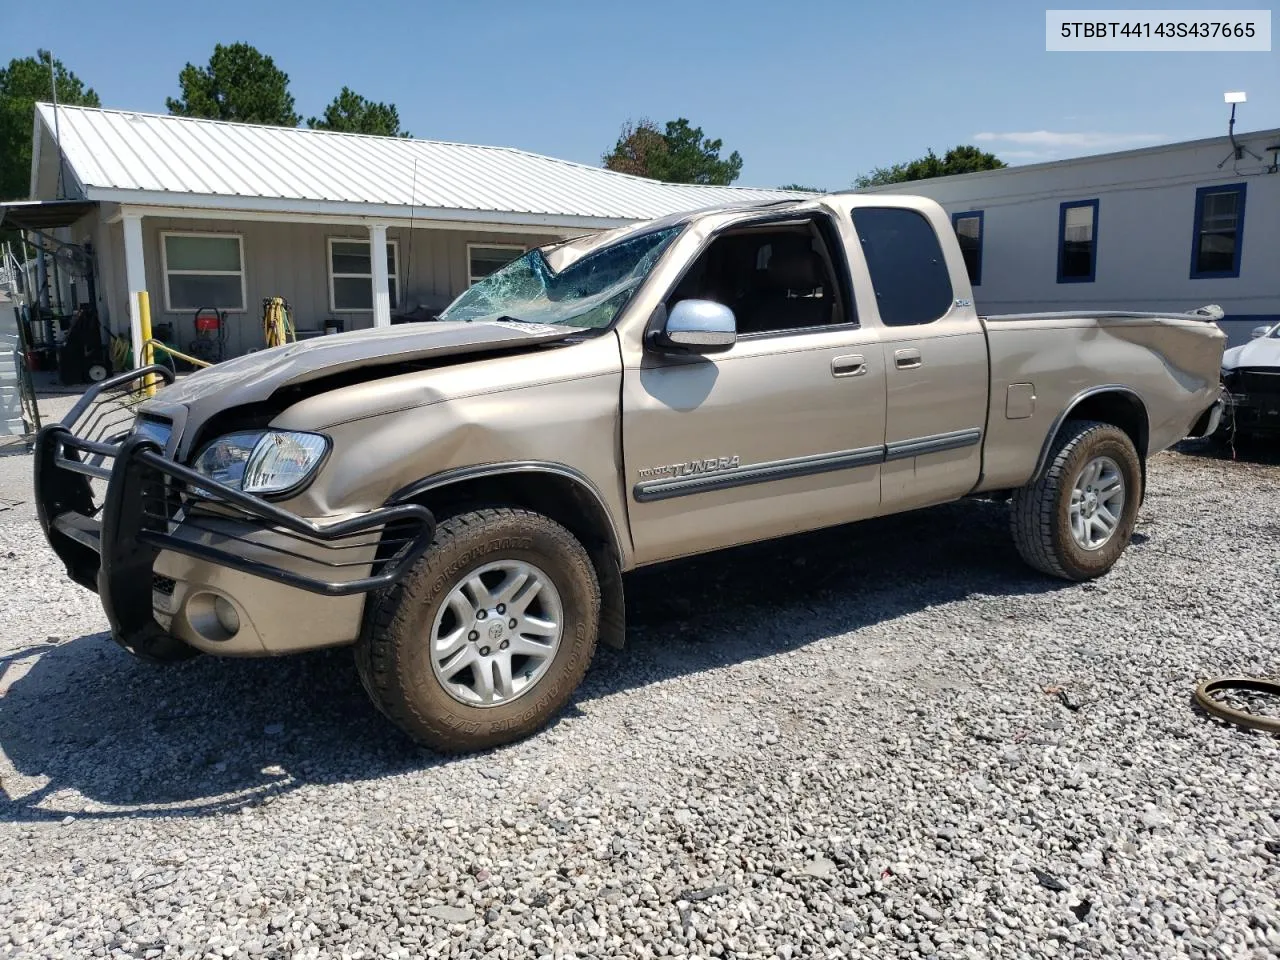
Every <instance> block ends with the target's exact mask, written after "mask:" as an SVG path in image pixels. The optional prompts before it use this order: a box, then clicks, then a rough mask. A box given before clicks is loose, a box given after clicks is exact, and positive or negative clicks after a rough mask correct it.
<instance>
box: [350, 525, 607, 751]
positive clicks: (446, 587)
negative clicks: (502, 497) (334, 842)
mask: <svg viewBox="0 0 1280 960" xmlns="http://www.w3.org/2000/svg"><path fill="white" fill-rule="evenodd" d="M599 619H600V587H599V584H598V583H597V580H596V574H595V568H594V567H593V566H592V564H591V559H590V557H589V556H588V555H587V552H586V550H585V549H584V548H583V547H582V545H581V544H580V543H579V542H578V541H577V540H576V539H574V537H573V535H572V534H570V533H569V532H568V531H567V530H566V529H565V528H564V527H562V526H560V524H558V523H556V522H554V521H553V520H550V519H549V518H547V517H544V516H542V515H541V514H537V513H533V512H531V511H527V510H516V509H490V510H477V511H475V512H472V513H467V514H462V515H460V516H456V517H452V518H450V519H448V520H446V521H444V522H443V523H441V524H440V527H439V529H438V530H437V531H436V537H435V540H434V542H433V544H432V547H431V550H430V551H428V553H427V554H426V555H425V556H424V557H423V558H422V559H421V560H419V561H418V563H417V565H416V566H415V567H414V568H413V570H411V571H410V572H409V574H408V576H406V577H405V579H404V580H403V581H402V583H401V584H400V585H399V586H398V587H396V588H395V589H394V590H393V591H391V592H390V594H388V595H387V596H386V597H385V598H383V599H382V600H381V601H380V602H379V604H378V606H377V608H376V609H375V610H374V612H373V616H372V618H371V622H370V625H369V629H368V630H366V633H365V636H364V637H363V638H362V639H361V641H360V643H359V644H358V645H357V648H356V663H357V666H358V667H359V670H360V676H361V679H362V680H363V682H364V685H365V688H366V689H367V690H368V692H369V695H370V696H371V697H372V698H373V701H374V703H375V704H376V705H377V706H378V708H379V709H380V710H381V711H382V712H383V713H384V714H386V716H387V717H389V718H390V719H391V720H392V721H393V722H395V723H396V724H397V725H398V726H399V727H400V728H401V729H403V730H404V731H405V732H406V733H408V734H409V735H410V736H411V737H413V738H414V739H415V740H417V741H418V742H419V743H422V744H424V745H426V746H429V747H432V748H434V749H437V750H441V751H445V752H461V751H468V750H480V749H484V748H486V747H493V746H497V745H499V744H503V743H508V742H510V741H512V740H517V739H520V738H521V737H524V736H527V735H528V734H530V733H532V732H534V731H535V730H538V729H539V728H541V727H542V726H543V725H545V724H546V723H547V722H548V721H549V720H550V719H551V718H552V717H554V716H555V715H556V714H557V713H559V712H560V710H561V709H562V708H563V707H564V705H565V703H566V702H567V701H568V699H569V697H570V695H571V694H572V693H573V691H574V690H575V689H576V688H577V686H578V684H579V683H580V682H581V680H582V677H583V675H584V674H585V673H586V670H587V666H588V664H589V663H590V661H591V657H592V655H593V654H594V652H595V645H596V635H597V632H598V626H599Z"/></svg>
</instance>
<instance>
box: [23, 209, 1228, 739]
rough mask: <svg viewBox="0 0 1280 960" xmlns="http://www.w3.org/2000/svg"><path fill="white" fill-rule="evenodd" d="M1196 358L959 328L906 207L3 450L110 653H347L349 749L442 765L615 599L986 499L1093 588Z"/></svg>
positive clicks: (460, 306)
mask: <svg viewBox="0 0 1280 960" xmlns="http://www.w3.org/2000/svg"><path fill="white" fill-rule="evenodd" d="M1222 352H1223V335H1222V333H1221V332H1220V331H1219V330H1218V328H1217V327H1216V326H1215V325H1214V324H1213V323H1211V322H1207V321H1206V319H1205V318H1204V317H1203V316H1198V315H1192V314H1186V315H1181V316H1157V315H1153V314H1135V313H1046V314H1028V315H1018V316H999V317H982V316H979V315H978V313H977V312H976V311H975V309H974V304H973V293H972V291H971V289H970V286H969V280H968V278H967V275H966V271H965V265H964V260H963V258H962V255H961V251H960V248H959V246H958V244H957V242H956V239H955V236H954V235H953V233H952V230H951V226H950V224H949V222H948V220H947V217H946V215H945V213H944V212H943V210H942V208H941V207H939V206H938V205H937V204H935V203H934V202H932V201H930V200H925V199H920V198H915V197H890V196H884V195H875V196H860V195H841V194H835V195H830V196H825V197H822V198H820V199H813V200H803V201H787V202H783V203H775V204H768V205H763V206H737V207H728V208H719V209H713V210H702V211H698V212H695V213H690V214H685V215H681V216H675V217H670V218H667V219H664V220H657V221H652V222H648V223H639V224H634V225H631V226H628V227H624V228H621V229H618V230H613V231H610V232H606V233H599V234H595V235H592V236H587V237H582V238H579V239H574V240H568V241H564V242H560V243H554V244H551V245H548V246H545V247H542V248H541V249H537V250H533V251H530V252H529V253H527V254H525V255H524V256H523V257H521V258H520V259H518V260H516V261H514V262H513V263H511V264H510V265H508V266H506V267H505V268H503V269H501V270H499V271H498V272H497V273H494V274H493V275H492V276H490V277H487V278H486V279H484V280H482V281H480V282H479V283H477V284H476V285H475V286H473V287H471V288H470V289H469V290H467V291H466V292H465V293H464V294H462V295H461V296H460V297H459V298H458V299H457V300H456V301H454V303H453V304H452V305H450V306H449V307H448V309H446V310H445V311H444V312H443V313H442V314H441V316H440V317H439V318H438V319H437V320H434V321H431V322H427V323H418V324H406V325H401V326H393V327H389V328H384V329H376V330H370V331H362V332H353V333H348V334H340V335H336V336H329V337H324V338H318V339H313V340H309V341H307V342H305V343H298V344H295V345H289V346H285V347H277V348H274V349H270V350H265V351H261V352H258V353H254V354H251V355H249V356H245V357H241V358H239V359H236V360H231V361H229V362H226V363H222V364H219V365H218V366H216V367H213V368H211V369H209V370H205V371H202V372H199V373H195V374H193V375H191V376H188V377H185V378H183V379H182V380H180V381H178V382H176V383H171V384H170V385H167V386H164V387H162V389H160V391H159V392H158V393H157V394H156V396H155V397H154V398H153V399H151V400H148V401H146V402H143V403H141V404H134V403H131V402H130V400H131V398H133V397H136V395H137V394H136V391H137V389H138V384H139V379H140V377H142V376H143V375H144V374H146V373H147V372H148V371H145V370H144V371H131V372H129V373H127V374H124V375H122V376H120V377H117V378H115V379H114V380H111V381H107V382H106V383H105V384H102V385H99V386H98V387H96V388H94V389H93V390H91V391H90V392H89V393H88V394H86V395H85V397H84V398H83V399H82V400H81V402H80V404H79V405H78V406H77V407H76V409H75V410H73V411H72V413H71V414H70V415H69V416H68V417H67V418H66V419H65V420H64V421H63V423H61V424H58V425H54V426H50V427H47V428H46V429H45V430H44V431H43V432H42V433H41V435H40V436H39V439H38V443H37V450H36V488H37V494H38V506H39V512H40V518H41V522H42V525H43V527H44V530H45V533H46V535H47V536H48V539H49V542H50V544H51V545H52V546H53V549H54V550H55V551H56V552H57V553H58V555H59V556H60V557H61V558H62V560H63V561H64V562H65V564H66V567H67V571H68V574H69V575H70V576H71V577H72V578H73V579H74V580H76V581H77V582H79V583H81V584H83V585H84V586H86V587H88V588H89V589H91V590H96V591H97V592H98V593H99V594H100V595H101V598H102V603H103V607H104V609H105V611H106V614H107V617H108V619H109V621H110V624H111V629H112V633H113V635H114V637H115V638H116V640H117V641H119V642H120V643H121V644H122V645H124V646H125V647H126V648H128V649H129V650H131V651H133V652H135V653H137V654H138V655H140V656H144V657H148V658H151V659H155V660H173V659H178V658H182V657H185V656H190V655H192V654H194V653H196V652H198V651H203V652H206V653H216V654H229V655H243V656H254V655H258V656H261V655H269V654H284V653H291V652H295V651H299V650H309V649H313V648H317V647H327V646H337V645H343V644H353V645H354V646H355V650H356V662H357V664H358V667H359V671H360V674H361V677H362V678H363V681H364V684H365V686H366V687H367V689H368V691H369V693H370V695H371V696H372V698H373V700H374V702H375V703H376V704H377V706H378V707H379V709H381V710H382V712H383V713H385V714H386V715H387V716H388V717H389V718H390V719H391V720H392V721H394V722H395V723H396V724H398V725H399V726H400V727H401V728H403V729H404V730H405V731H406V732H407V733H408V734H409V735H410V736H412V737H414V738H415V739H417V740H418V741H420V742H422V743H424V744H427V745H430V746H431V747H435V748H437V749H441V750H471V749H478V748H484V747H489V746H493V745H495V744H500V743H504V742H507V741H510V740H513V739H516V738H518V737H521V736H525V735H527V734H529V733H531V732H533V731H535V730H537V729H538V728H539V727H541V726H542V725H544V724H546V723H547V721H548V720H549V719H550V718H551V717H553V716H554V715H555V714H556V713H557V711H559V710H560V709H561V708H562V707H563V706H564V704H565V702H566V701H567V700H568V699H569V697H570V695H571V694H572V692H573V690H574V688H575V687H576V686H577V685H578V682H579V681H580V680H581V679H582V676H583V674H584V672H585V671H586V669H587V666H588V664H589V663H590V661H591V658H592V654H593V652H594V651H595V647H596V643H597V640H600V641H602V642H605V643H609V644H614V645H619V644H621V643H622V641H623V636H624V632H625V631H624V623H623V580H622V574H623V573H625V572H626V571H628V570H632V569H635V568H636V567H640V566H644V565H647V564H653V563H660V562H662V561H664V560H669V559H672V558H674V557H683V556H688V555H690V554H697V553H703V552H706V551H712V550H718V549H721V548H723V547H728V546H732V545H734V544H741V543H746V542H749V541H755V540H762V539H766V538H770V537H779V536H783V535H786V534H790V533H795V532H797V531H802V530H813V529H816V528H819V527H827V526H832V525H835V524H844V523H850V522H852V521H857V520H862V519H865V518H867V517H875V516H880V515H883V514H890V513H898V512H901V511H905V510H914V509H916V508H919V507H926V506H929V505H931V504H938V503H943V502H946V501H951V500H957V499H960V498H963V497H968V496H973V495H989V496H996V497H1001V498H1007V499H1008V500H1009V503H1010V507H1011V509H1010V517H1011V528H1012V536H1013V539H1014V541H1015V543H1016V544H1017V548H1018V550H1019V551H1020V553H1021V555H1022V556H1023V557H1024V558H1025V559H1026V561H1027V562H1028V563H1029V564H1030V565H1031V566H1033V567H1035V568H1036V569H1037V570H1040V571H1043V572H1044V573H1046V574H1048V575H1051V576H1056V577H1064V578H1067V579H1070V580H1084V579H1088V578H1091V577H1097V576H1100V575H1101V574H1104V573H1105V572H1106V571H1107V570H1108V569H1110V567H1111V565H1112V564H1114V563H1115V562H1116V559H1117V558H1118V557H1119V556H1120V554H1121V553H1122V552H1123V551H1124V549H1125V547H1126V546H1127V544H1128V543H1129V538H1130V534H1131V532H1132V530H1133V526H1134V520H1135V517H1136V514H1137V510H1138V506H1139V503H1140V501H1141V499H1142V495H1143V486H1144V480H1145V473H1146V464H1147V458H1148V456H1149V455H1150V454H1152V453H1154V452H1156V451H1158V450H1161V449H1163V448H1165V447H1167V446H1169V445H1170V444H1173V443H1175V442H1176V441H1178V440H1179V439H1181V438H1182V437H1186V436H1204V435H1208V434H1209V433H1211V432H1213V430H1214V429H1215V428H1216V427H1217V425H1218V419H1219V414H1220V400H1219V393H1220V386H1219V368H1220V363H1221V360H1222ZM148 369H149V371H150V375H151V376H153V377H163V378H164V379H166V380H168V379H171V378H170V376H169V374H168V372H167V371H165V370H162V369H160V368H148ZM925 548H926V547H925V546H924V545H922V549H925ZM977 562H981V558H978V560H977Z"/></svg>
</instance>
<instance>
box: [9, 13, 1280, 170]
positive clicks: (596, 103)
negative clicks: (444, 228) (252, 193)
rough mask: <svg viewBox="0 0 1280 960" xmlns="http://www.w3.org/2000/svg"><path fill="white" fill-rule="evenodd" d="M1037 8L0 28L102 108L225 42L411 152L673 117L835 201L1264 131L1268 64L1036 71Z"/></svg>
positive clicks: (20, 20) (1073, 57)
mask: <svg viewBox="0 0 1280 960" xmlns="http://www.w3.org/2000/svg"><path fill="white" fill-rule="evenodd" d="M1255 5H1256V6H1260V4H1255ZM1045 6H1046V5H1041V4H1033V3H1027V2H1025V0H1024V2H985V3H981V4H978V3H961V2H954V0H952V2H898V3H863V2H854V0H846V2H838V0H830V2H814V0H786V2H779V0H773V2H767V3H766V2H759V0H735V2H733V3H714V4H713V3H708V2H703V3H699V2H697V0H683V2H667V0H649V2H645V3H634V2H627V3H622V2H608V0H605V2H600V0H597V2H595V3H579V2H568V0H541V2H539V3H536V4H535V3H530V2H523V3H516V2H506V0H485V2H471V3H463V2H457V3H442V2H431V0H422V2H415V3H409V2H402V3H387V2H380V0H361V2H359V3H352V2H350V0H347V2H343V3H338V2H333V0H272V2H266V0H257V2H241V0H219V2H216V3H195V4H177V3H173V2H172V0H169V2H165V3H152V2H128V0H126V2H121V3H117V4H104V3H101V2H95V3H92V4H81V3H76V2H68V3H62V4H59V5H58V16H56V17H54V16H49V15H44V14H41V15H34V14H33V15H30V16H22V17H18V16H9V17H6V18H5V23H4V29H3V31H2V33H3V35H2V36H0V62H7V61H8V60H9V58H10V57H13V56H24V55H28V54H31V53H33V52H34V51H35V49H36V48H37V47H41V46H44V47H49V48H52V49H53V51H54V53H55V54H56V55H57V56H58V57H59V58H60V59H61V60H63V62H64V63H66V64H67V66H68V67H70V68H71V69H72V70H74V71H75V72H76V73H77V74H78V75H79V76H80V77H81V78H82V79H84V80H85V81H86V82H88V83H89V84H90V85H91V86H93V87H94V88H95V89H96V90H97V91H98V93H99V95H100V96H101V98H102V102H103V105H104V106H108V107H118V108H124V109H131V110H147V111H155V112H161V113H163V112H164V100H165V97H166V96H172V95H176V94H177V92H178V87H177V76H178V72H179V71H180V70H181V69H182V67H183V65H184V64H185V63H187V62H188V61H191V62H194V63H197V64H204V63H206V62H207V61H208V58H209V54H210V52H211V51H212V49H213V45H214V43H216V42H223V43H231V42H235V41H240V40H244V41H248V42H250V43H252V44H254V45H255V46H257V47H258V48H259V49H261V50H263V51H264V52H266V53H268V54H270V55H271V56H272V57H274V58H275V61H276V63H277V65H279V66H280V67H281V68H283V69H284V70H285V71H286V72H287V73H288V74H289V77H290V81H291V89H292V91H293V93H294V96H295V97H296V98H297V109H298V112H299V113H301V114H302V115H303V116H309V115H312V114H318V113H320V111H321V110H322V109H323V107H324V106H325V104H326V103H328V101H329V100H331V99H332V98H333V96H334V95H335V94H336V93H337V92H338V90H339V88H340V87H341V86H342V85H343V84H346V85H348V86H350V87H352V88H353V89H354V90H356V91H357V92H358V93H361V94H363V95H364V96H366V97H370V98H372V99H376V100H389V101H392V102H394V103H395V104H396V105H397V106H398V107H399V110H400V116H401V120H402V122H403V123H404V125H405V126H406V127H407V128H408V129H409V130H411V131H412V132H413V133H414V134H415V135H416V136H419V137H430V138H435V139H443V140H458V141H464V142H471V143H489V144H504V145H510V146H516V147H522V148H524V149H527V150H533V151H537V152H539V153H546V154H550V155H553V156H559V157H564V158H566V159H570V160H578V161H581V162H585V163H593V164H594V163H599V160H600V155H601V153H602V152H604V151H605V150H606V149H607V148H609V147H610V146H611V145H612V144H613V142H614V140H615V139H616V137H617V133H618V129H619V127H620V126H621V124H622V123H623V121H624V120H626V119H627V118H628V117H630V118H639V117H650V118H652V119H654V120H658V121H663V120H667V119H673V118H675V117H677V116H685V117H688V118H689V119H690V120H691V121H692V122H693V123H694V124H696V125H701V126H702V127H703V129H704V131H705V132H706V133H707V134H709V135H711V136H716V137H720V138H722V139H723V140H724V143H725V148H726V152H727V151H728V150H730V149H736V150H738V151H740V152H741V153H742V155H743V158H744V160H745V164H744V166H743V171H742V177H741V178H740V180H739V181H738V182H739V183H740V184H743V185H752V186H756V185H759V186H776V185H779V184H782V183H787V182H792V181H796V182H800V183H804V184H812V185H815V186H818V187H822V188H825V189H842V188H844V187H847V186H849V184H850V182H851V181H852V179H853V178H854V176H856V175H857V174H858V173H860V172H864V171H867V170H869V169H871V168H872V167H875V166H880V165H887V164H891V163H894V162H898V161H902V160H907V159H911V158H913V157H915V156H918V155H920V154H922V153H923V152H924V151H925V149H926V148H928V147H933V148H934V149H935V150H937V151H938V152H939V153H940V152H942V151H943V150H945V149H946V148H948V147H951V146H954V145H955V144H958V143H978V144H979V145H981V146H983V147H984V148H986V149H989V150H992V151H994V152H995V153H997V154H998V155H999V156H1001V157H1002V158H1004V159H1005V160H1006V161H1008V162H1011V163H1026V162H1035V161H1038V160H1047V159H1057V158H1060V157H1067V156H1076V155H1080V154H1086V153H1099V152H1105V151H1108V150H1117V149H1125V148H1128V147H1135V146H1143V145H1146V144H1150V143H1158V142H1164V141H1170V140H1182V139H1192V138H1197V137H1207V136H1216V135H1220V134H1223V133H1225V132H1226V120H1227V108H1226V107H1225V106H1224V105H1223V102H1222V93H1223V91H1225V90H1241V89H1243V90H1246V91H1247V92H1248V94H1249V102H1248V103H1247V104H1246V105H1245V106H1244V107H1243V108H1241V109H1242V112H1241V114H1240V119H1239V124H1238V125H1239V128H1240V129H1242V130H1249V129H1262V128H1268V127H1275V126H1280V52H1277V51H1276V50H1273V52H1271V53H1240V54H1197V53H1139V54H1128V53H1046V52H1045V50H1044V11H1045ZM1053 6H1054V7H1055V8H1060V7H1066V6H1067V5H1066V4H1060V3H1058V4H1053ZM1090 6H1093V7H1095V8H1100V7H1104V6H1106V4H1103V3H1094V4H1091V5H1090ZM1183 6H1186V5H1185V4H1184V5H1183ZM1197 6H1198V7H1199V8H1213V7H1217V8H1222V9H1227V8H1239V7H1242V6H1247V4H1245V3H1230V2H1228V3H1220V4H1214V3H1211V2H1209V0H1201V2H1200V3H1199V4H1198V5H1197Z"/></svg>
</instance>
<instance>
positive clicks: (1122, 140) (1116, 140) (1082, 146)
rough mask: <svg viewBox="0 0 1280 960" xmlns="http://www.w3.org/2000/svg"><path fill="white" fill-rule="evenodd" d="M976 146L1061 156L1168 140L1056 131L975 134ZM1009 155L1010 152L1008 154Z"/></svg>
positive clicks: (1148, 135)
mask: <svg viewBox="0 0 1280 960" xmlns="http://www.w3.org/2000/svg"><path fill="white" fill-rule="evenodd" d="M973 139H974V140H975V141H977V142H978V143H1011V144H1016V145H1018V146H1023V147H1039V148H1040V149H1039V150H1038V151H1036V153H1038V154H1044V153H1048V154H1050V155H1055V156H1056V155H1058V154H1061V153H1068V152H1076V151H1081V150H1097V151H1106V150H1123V149H1125V148H1127V147H1141V146H1147V145H1149V144H1153V143H1159V142H1161V141H1162V140H1165V139H1167V138H1166V137H1165V135H1164V134H1162V133H1097V132H1084V131H1080V132H1070V133H1069V132H1066V131H1058V130H1025V131H1015V132H1010V133H992V132H989V131H988V132H983V133H975V134H974V135H973ZM1010 155H1012V153H1011V154H1010Z"/></svg>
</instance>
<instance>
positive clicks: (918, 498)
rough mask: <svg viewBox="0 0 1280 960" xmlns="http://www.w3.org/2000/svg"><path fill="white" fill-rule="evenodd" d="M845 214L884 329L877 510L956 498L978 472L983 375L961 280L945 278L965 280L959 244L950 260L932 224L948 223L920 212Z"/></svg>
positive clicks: (977, 330)
mask: <svg viewBox="0 0 1280 960" xmlns="http://www.w3.org/2000/svg"><path fill="white" fill-rule="evenodd" d="M939 213H940V211H939ZM851 214H852V218H853V225H854V230H855V231H856V233H857V235H858V246H859V249H860V250H861V251H862V255H863V257H864V259H865V261H866V266H867V271H868V273H869V275H870V278H871V283H872V287H873V288H874V290H875V301H876V308H877V310H878V312H879V319H880V323H881V325H882V327H883V331H882V332H883V340H882V344H881V345H882V349H883V356H884V362H885V369H886V382H887V385H888V399H887V408H886V418H885V438H884V442H885V463H884V470H883V473H882V477H881V481H882V485H883V490H884V506H885V510H886V512H889V511H897V510H906V509H910V508H912V507H919V506H925V505H928V504H931V503H941V502H944V501H947V500H954V499H956V498H958V497H962V496H964V495H965V494H966V493H968V492H969V491H970V490H972V489H973V487H974V486H975V485H976V484H977V482H978V479H979V477H980V476H981V473H982V439H983V433H984V431H985V428H986V418H987V409H988V391H989V389H990V372H989V369H988V357H987V340H986V333H985V331H984V330H983V327H982V321H981V320H980V319H979V318H978V315H977V313H976V312H975V310H974V307H973V302H972V298H971V292H970V290H969V288H968V285H967V282H966V283H964V284H962V285H960V284H953V281H952V277H953V276H954V277H961V278H963V277H965V276H966V274H965V267H964V262H963V260H962V259H961V258H960V254H959V249H958V247H957V248H956V250H955V255H954V257H953V258H952V259H953V260H954V261H955V262H953V263H949V262H948V257H947V255H946V254H945V253H944V251H943V247H942V245H941V244H940V243H939V240H938V233H937V230H938V229H940V228H946V229H950V227H949V226H948V225H947V224H946V222H945V218H944V219H942V221H941V223H940V224H938V223H934V222H933V220H932V219H931V218H930V216H928V215H926V213H925V212H924V211H921V210H915V209H911V208H908V207H872V206H855V207H853V209H852V211H851ZM956 286H962V289H960V290H956V289H955V287H956Z"/></svg>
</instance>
